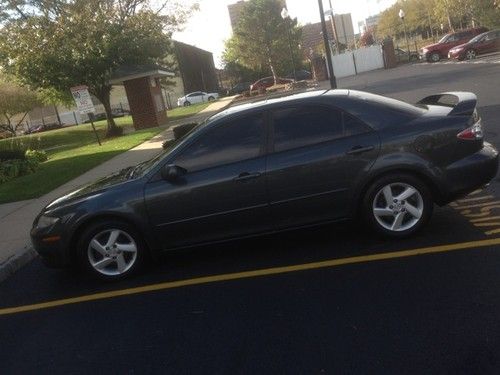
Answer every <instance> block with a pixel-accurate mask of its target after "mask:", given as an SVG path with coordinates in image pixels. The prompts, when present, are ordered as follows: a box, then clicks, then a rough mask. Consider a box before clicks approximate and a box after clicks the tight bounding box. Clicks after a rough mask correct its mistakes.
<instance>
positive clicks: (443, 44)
mask: <svg viewBox="0 0 500 375" xmlns="http://www.w3.org/2000/svg"><path fill="white" fill-rule="evenodd" d="M486 31H488V29H487V28H486V27H476V28H474V29H468V30H462V31H457V32H455V33H449V34H446V35H445V36H443V37H442V38H441V40H440V41H439V42H437V43H435V44H430V45H428V46H425V47H424V48H422V49H421V50H420V59H421V60H426V61H429V62H438V61H439V60H441V59H445V58H447V57H448V52H449V51H450V49H452V48H453V47H456V46H458V45H461V44H464V43H467V42H468V41H469V40H471V39H472V38H474V37H475V36H477V35H479V34H482V33H484V32H486Z"/></svg>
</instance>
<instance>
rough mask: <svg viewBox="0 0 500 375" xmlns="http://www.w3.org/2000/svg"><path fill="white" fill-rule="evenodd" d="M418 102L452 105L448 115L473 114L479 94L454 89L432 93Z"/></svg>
mask: <svg viewBox="0 0 500 375" xmlns="http://www.w3.org/2000/svg"><path fill="white" fill-rule="evenodd" d="M417 104H428V105H441V106H445V107H452V108H453V109H452V110H451V112H450V113H448V116H472V115H473V114H474V111H475V109H476V104H477V96H476V95H475V94H473V93H472V92H465V91H452V92H443V93H441V94H436V95H431V96H427V97H425V98H423V99H422V100H420V101H419V102H418V103H417Z"/></svg>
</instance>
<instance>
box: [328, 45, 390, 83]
mask: <svg viewBox="0 0 500 375" xmlns="http://www.w3.org/2000/svg"><path fill="white" fill-rule="evenodd" d="M332 64H333V71H334V73H335V77H337V78H342V77H348V76H352V75H355V74H358V73H363V72H368V71H371V70H376V69H381V68H383V67H384V56H383V52H382V47H381V46H380V45H374V46H370V47H364V48H359V49H356V50H354V51H348V52H344V53H341V54H340V55H334V56H332Z"/></svg>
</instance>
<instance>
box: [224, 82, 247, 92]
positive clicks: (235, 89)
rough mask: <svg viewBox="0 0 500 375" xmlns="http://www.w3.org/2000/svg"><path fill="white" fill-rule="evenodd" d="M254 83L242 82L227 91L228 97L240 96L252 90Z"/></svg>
mask: <svg viewBox="0 0 500 375" xmlns="http://www.w3.org/2000/svg"><path fill="white" fill-rule="evenodd" d="M251 84H252V82H240V83H237V84H236V85H234V86H233V87H231V88H230V89H229V90H227V95H238V94H241V93H243V92H245V91H249V90H250V85H251Z"/></svg>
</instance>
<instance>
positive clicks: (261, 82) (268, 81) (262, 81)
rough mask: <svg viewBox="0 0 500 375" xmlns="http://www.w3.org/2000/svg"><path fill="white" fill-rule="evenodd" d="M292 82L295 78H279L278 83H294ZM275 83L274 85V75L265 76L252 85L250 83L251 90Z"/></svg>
mask: <svg viewBox="0 0 500 375" xmlns="http://www.w3.org/2000/svg"><path fill="white" fill-rule="evenodd" d="M292 82H293V79H289V78H278V79H277V82H276V83H277V84H278V85H283V84H286V83H292ZM273 85H274V78H273V77H272V76H271V77H264V78H261V79H259V80H258V81H256V82H254V83H252V85H250V91H257V90H260V89H267V88H268V87H271V86H273Z"/></svg>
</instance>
